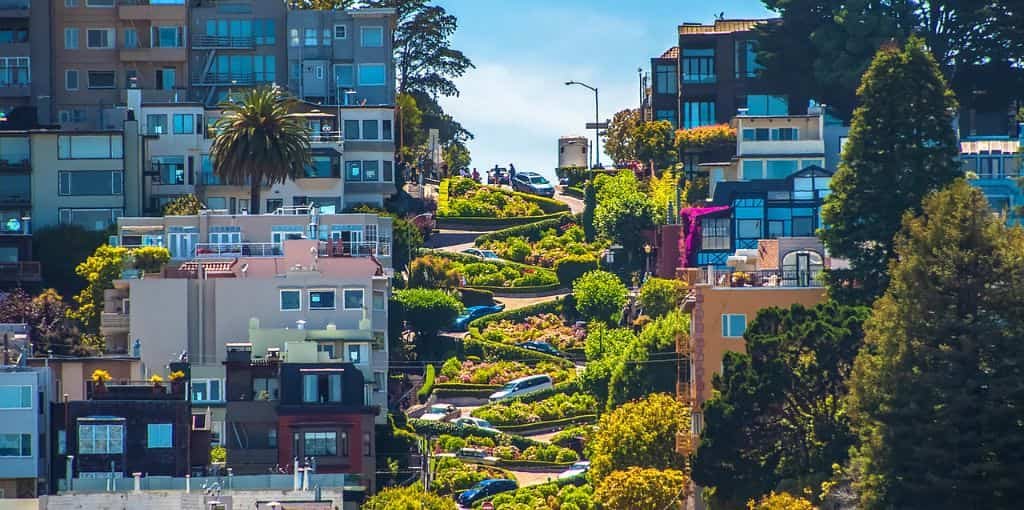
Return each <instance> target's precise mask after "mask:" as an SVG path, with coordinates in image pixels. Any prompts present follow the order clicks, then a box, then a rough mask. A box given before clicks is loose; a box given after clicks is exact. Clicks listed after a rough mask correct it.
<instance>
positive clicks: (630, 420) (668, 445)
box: [587, 393, 690, 486]
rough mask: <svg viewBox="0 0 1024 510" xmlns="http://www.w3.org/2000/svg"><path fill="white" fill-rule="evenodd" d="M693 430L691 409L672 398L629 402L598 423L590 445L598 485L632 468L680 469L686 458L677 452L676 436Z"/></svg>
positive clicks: (594, 480) (592, 476) (657, 396)
mask: <svg viewBox="0 0 1024 510" xmlns="http://www.w3.org/2000/svg"><path fill="white" fill-rule="evenodd" d="M689 430H690V408H689V407H687V406H685V405H683V404H682V403H680V402H679V401H677V400H676V399H675V398H673V397H672V396H671V395H667V394H664V393H652V394H651V395H648V396H647V397H645V398H643V399H641V400H637V401H635V402H630V403H627V404H625V405H623V406H621V407H619V408H617V409H615V410H614V411H612V412H610V413H608V414H606V415H604V416H602V417H601V419H600V420H599V421H598V424H597V430H596V431H595V432H594V436H593V437H592V438H591V440H590V441H589V442H588V443H587V451H588V454H589V455H588V458H589V459H590V471H589V472H588V473H587V479H589V480H590V482H591V483H593V484H594V485H595V486H598V485H600V482H601V480H604V478H605V477H606V476H608V475H609V474H611V472H612V471H620V470H623V469H627V468H629V467H633V466H636V467H647V468H653V469H677V468H679V467H680V466H682V465H683V464H684V461H685V459H684V458H683V456H682V455H680V454H679V453H678V452H676V449H675V444H676V433H677V432H686V431H689Z"/></svg>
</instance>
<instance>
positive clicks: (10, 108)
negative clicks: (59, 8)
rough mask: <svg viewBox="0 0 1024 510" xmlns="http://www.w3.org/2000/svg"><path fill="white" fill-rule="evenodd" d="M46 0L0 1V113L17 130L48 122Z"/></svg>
mask: <svg viewBox="0 0 1024 510" xmlns="http://www.w3.org/2000/svg"><path fill="white" fill-rule="evenodd" d="M52 58H53V55H52V52H51V49H50V1H49V0H0V113H2V114H4V115H6V116H7V119H8V120H7V122H10V123H11V124H17V126H16V127H17V128H19V129H29V128H33V127H36V124H37V123H41V124H48V123H50V122H51V120H52V119H51V117H50V115H51V112H50V105H51V101H52V92H53V91H52V90H51V84H52V80H51V75H50V63H51V60H52Z"/></svg>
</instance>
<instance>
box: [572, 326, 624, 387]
mask: <svg viewBox="0 0 1024 510" xmlns="http://www.w3.org/2000/svg"><path fill="white" fill-rule="evenodd" d="M635 342H636V334H635V333H633V330H632V329H629V328H616V329H610V328H608V327H607V326H605V325H604V323H601V322H595V323H592V324H589V325H587V338H586V340H585V343H584V349H585V352H586V355H587V367H586V369H584V370H583V373H582V374H580V384H581V385H582V386H583V389H584V391H586V392H587V393H590V394H591V395H593V396H594V398H595V399H596V400H597V401H598V402H600V403H601V405H602V406H606V405H607V404H606V403H607V402H608V397H609V395H610V394H611V389H610V382H611V379H612V374H613V373H614V372H615V370H616V369H617V368H618V367H619V366H620V365H621V364H622V359H623V353H624V352H625V351H626V349H627V348H628V347H629V346H630V345H633V344H634V343H635Z"/></svg>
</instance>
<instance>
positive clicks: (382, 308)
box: [371, 290, 388, 312]
mask: <svg viewBox="0 0 1024 510" xmlns="http://www.w3.org/2000/svg"><path fill="white" fill-rule="evenodd" d="M372 295H373V297H372V298H371V299H373V303H372V305H371V306H373V311H375V312H386V311H387V309H388V293H387V292H385V291H383V290H374V291H373V293H372ZM377 296H380V298H381V306H380V308H378V307H377Z"/></svg>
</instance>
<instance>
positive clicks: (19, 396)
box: [0, 386, 32, 409]
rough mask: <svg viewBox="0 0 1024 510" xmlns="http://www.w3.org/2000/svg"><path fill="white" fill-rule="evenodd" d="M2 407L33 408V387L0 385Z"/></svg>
mask: <svg viewBox="0 0 1024 510" xmlns="http://www.w3.org/2000/svg"><path fill="white" fill-rule="evenodd" d="M0 409H32V387H31V386H0Z"/></svg>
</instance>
